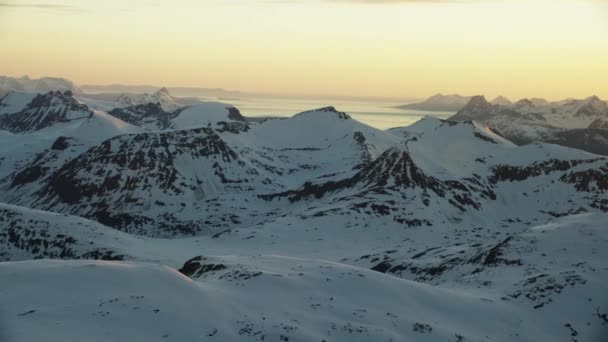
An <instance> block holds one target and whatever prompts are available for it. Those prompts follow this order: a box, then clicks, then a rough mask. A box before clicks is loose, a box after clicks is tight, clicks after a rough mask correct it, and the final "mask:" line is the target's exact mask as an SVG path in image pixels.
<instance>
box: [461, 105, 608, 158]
mask: <svg viewBox="0 0 608 342" xmlns="http://www.w3.org/2000/svg"><path fill="white" fill-rule="evenodd" d="M449 120H452V121H465V120H475V121H477V122H480V123H484V124H486V125H488V126H489V127H492V129H494V130H496V131H498V132H500V134H501V135H502V136H504V137H505V138H507V139H509V140H511V141H513V142H515V143H517V144H528V143H531V142H536V141H544V142H549V143H554V144H558V145H563V146H568V147H574V148H578V149H582V150H586V151H589V152H593V153H598V154H603V155H608V130H607V128H608V103H607V102H606V101H602V100H601V99H599V98H598V97H597V96H590V97H588V98H586V99H582V100H576V99H568V100H564V101H556V102H549V101H546V100H544V99H522V100H519V101H517V102H515V103H510V102H505V101H501V102H500V103H497V102H494V103H490V102H488V101H487V100H486V99H485V97H484V96H474V97H472V98H471V100H470V101H469V102H468V103H467V104H466V106H464V108H462V109H460V110H459V111H458V112H457V113H456V114H455V115H454V116H452V117H450V118H449Z"/></svg>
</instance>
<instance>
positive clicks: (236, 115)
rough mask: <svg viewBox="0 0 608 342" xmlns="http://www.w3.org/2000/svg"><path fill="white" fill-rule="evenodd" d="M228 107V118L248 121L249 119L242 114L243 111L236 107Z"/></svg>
mask: <svg viewBox="0 0 608 342" xmlns="http://www.w3.org/2000/svg"><path fill="white" fill-rule="evenodd" d="M227 109H228V119H230V120H234V121H241V122H245V121H247V119H245V117H244V116H243V115H241V112H240V111H239V110H238V109H237V108H236V107H228V108H227Z"/></svg>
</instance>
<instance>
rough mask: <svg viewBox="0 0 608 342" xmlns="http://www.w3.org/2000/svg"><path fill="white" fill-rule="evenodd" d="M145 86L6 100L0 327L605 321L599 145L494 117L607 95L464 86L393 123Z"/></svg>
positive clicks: (449, 331) (263, 332) (526, 336)
mask: <svg viewBox="0 0 608 342" xmlns="http://www.w3.org/2000/svg"><path fill="white" fill-rule="evenodd" d="M160 93H163V94H164V95H167V96H170V94H166V91H162V92H160ZM164 95H163V96H164ZM148 98H149V96H148V97H142V99H144V102H143V103H139V102H137V103H136V102H133V103H124V102H123V101H119V100H118V99H115V100H112V101H109V100H104V101H100V100H88V102H87V99H86V96H82V95H78V94H74V93H72V92H69V91H53V92H48V93H45V94H40V95H31V94H24V93H18V92H10V93H8V94H7V95H5V97H3V98H2V100H0V111H2V112H0V113H1V115H2V116H1V119H0V124H1V128H2V130H3V131H0V142H1V144H0V202H2V203H0V259H1V260H2V261H4V262H2V263H0V274H2V277H3V279H6V280H7V281H6V282H4V283H3V288H4V289H6V291H0V301H1V302H2V303H5V305H3V307H2V308H1V310H2V312H1V316H2V317H4V318H5V320H6V323H5V324H6V326H7V327H9V329H4V330H5V331H8V332H7V334H9V335H8V337H7V338H11V339H14V340H16V341H27V340H35V339H39V338H41V335H37V334H44V336H45V338H51V340H52V339H55V340H66V339H73V338H77V339H83V338H85V337H88V338H89V339H91V340H103V339H108V338H109V339H112V340H142V339H143V340H167V339H169V340H170V339H176V340H194V339H201V338H202V339H209V340H218V341H235V340H244V341H249V340H251V341H259V340H279V341H289V340H305V341H313V340H319V341H321V340H327V341H357V340H360V341H369V340H391V339H392V340H407V339H412V340H429V341H439V340H454V341H468V340H487V341H489V340H494V341H512V340H522V341H538V340H555V341H571V340H573V339H575V340H580V341H583V340H593V339H595V338H599V336H601V334H602V333H604V332H605V331H606V328H607V327H608V319H607V318H606V315H607V309H606V308H607V307H608V306H607V304H608V297H607V296H606V291H605V284H606V281H607V280H608V269H607V268H606V267H605V265H604V264H605V262H604V261H605V260H606V258H607V257H608V254H607V251H608V248H606V246H607V244H608V230H606V225H605V222H606V221H607V220H608V159H607V158H606V157H604V156H601V155H597V154H593V153H589V152H585V151H582V150H579V149H574V148H568V147H564V146H558V145H555V144H548V143H543V142H539V141H535V142H532V143H529V144H526V145H523V146H520V144H521V141H513V140H512V139H510V138H509V135H508V134H507V133H505V132H504V129H502V130H501V127H496V126H495V125H493V123H494V122H495V121H493V120H494V119H493V118H495V117H500V116H501V115H506V114H502V113H503V109H499V108H507V107H508V108H511V109H509V110H511V111H526V113H527V114H525V116H528V117H531V118H536V119H534V120H537V121H538V120H541V119H539V118H538V116H543V117H546V118H552V115H553V116H555V117H556V119H555V120H558V119H560V120H562V121H563V122H570V121H568V120H570V119H569V116H568V115H567V114H568V113H570V112H572V110H574V109H576V113H577V115H578V116H580V118H579V117H577V118H576V120H579V119H580V120H583V121H585V122H589V124H591V122H593V121H595V120H597V119H598V118H599V117H597V116H598V113H600V114H601V111H602V110H603V109H602V108H603V107H602V106H601V105H600V104H598V102H597V101H595V100H594V99H587V100H584V101H583V102H576V103H574V102H572V103H569V102H568V103H563V104H562V106H564V107H563V108H566V107H567V106H570V107H568V108H571V109H569V110H568V111H567V112H566V111H563V112H560V111H559V110H558V109H556V111H555V112H553V111H551V110H549V111H548V112H539V113H533V112H531V111H530V110H529V108H539V107H540V108H545V106H547V104H542V103H540V102H538V101H534V100H530V101H529V102H526V103H523V102H521V103H520V102H517V103H515V104H513V105H508V104H506V101H504V100H501V101H495V102H496V103H494V104H489V105H488V104H487V103H486V102H487V101H486V102H484V101H481V99H480V98H476V97H473V98H472V99H471V100H470V102H469V105H470V106H468V107H469V109H468V110H467V111H466V112H462V111H461V112H459V114H458V116H456V117H455V118H454V119H455V120H459V121H455V120H449V121H448V120H439V119H436V118H433V117H426V118H424V119H422V120H420V121H418V122H417V123H415V124H413V125H411V126H408V127H401V128H394V129H390V130H387V131H383V130H379V129H376V128H373V127H370V126H368V125H365V124H363V123H361V122H358V121H357V120H354V119H353V118H352V117H351V116H350V115H348V114H347V113H344V112H341V111H339V110H338V109H336V108H334V107H325V108H318V109H313V110H310V111H306V112H302V113H299V114H297V115H294V116H293V117H289V118H270V119H267V120H251V119H249V118H247V117H245V116H243V115H241V113H240V112H239V111H238V109H236V108H235V107H233V106H231V105H229V104H222V103H214V102H202V103H198V104H195V105H190V106H182V105H180V106H179V107H177V108H175V109H174V108H168V107H163V103H162V102H161V101H156V100H150V101H153V102H145V101H147V100H145V99H148ZM560 108H561V107H560ZM488 110H492V111H493V112H491V114H490V115H489V116H486V114H484V113H486V111H488ZM598 110H599V112H598ZM494 111H495V112H494ZM504 111H505V113H506V109H504ZM83 114H84V115H83ZM526 120H528V119H526ZM530 120H532V119H530ZM572 120H574V119H572ZM577 122H578V121H577ZM537 140H542V139H537ZM39 258H46V259H62V260H53V261H51V260H43V261H35V260H34V261H32V260H31V259H39ZM74 259H88V261H82V260H80V261H76V260H74ZM91 259H98V260H105V261H91ZM159 264H160V265H164V266H159ZM36 279H44V281H35V280H36ZM24 284H27V286H25V285H24ZM362 293H366V295H361V294H362ZM277 299H279V300H277ZM209 312H213V315H209ZM465 312H466V313H467V314H465ZM200 317H207V318H206V319H204V320H203V321H201V320H200ZM58 322H60V323H63V324H64V325H61V324H57V323H58ZM76 322H78V324H76ZM480 322H484V324H480ZM65 324H67V325H68V326H74V327H77V328H74V329H66V328H65V326H66V325H65ZM40 327H46V328H44V329H40ZM0 337H4V336H0Z"/></svg>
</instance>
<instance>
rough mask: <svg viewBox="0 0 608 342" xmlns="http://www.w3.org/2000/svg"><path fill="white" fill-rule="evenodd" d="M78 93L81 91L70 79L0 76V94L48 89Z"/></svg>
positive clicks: (35, 91) (46, 90) (44, 90)
mask: <svg viewBox="0 0 608 342" xmlns="http://www.w3.org/2000/svg"><path fill="white" fill-rule="evenodd" d="M66 90H69V91H71V92H72V93H75V94H80V93H82V91H81V90H80V88H78V86H76V85H75V84H74V83H73V82H72V81H70V80H67V79H65V78H58V77H41V78H38V79H32V78H29V77H28V76H23V77H19V78H15V77H8V76H0V95H3V94H4V93H7V92H9V91H16V92H25V93H48V92H50V91H61V92H63V91H66Z"/></svg>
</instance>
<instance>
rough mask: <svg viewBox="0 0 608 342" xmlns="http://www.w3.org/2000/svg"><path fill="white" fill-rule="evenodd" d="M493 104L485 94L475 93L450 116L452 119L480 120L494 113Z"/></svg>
mask: <svg viewBox="0 0 608 342" xmlns="http://www.w3.org/2000/svg"><path fill="white" fill-rule="evenodd" d="M492 110H493V106H492V104H491V103H490V102H488V100H486V97H485V96H483V95H475V96H473V97H471V99H470V100H469V102H468V103H467V104H466V105H465V106H464V107H463V108H462V109H461V110H459V111H458V112H457V113H456V114H455V115H454V116H452V117H450V119H449V120H452V121H465V120H478V119H481V118H483V117H486V116H488V115H490V114H491V113H492Z"/></svg>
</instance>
